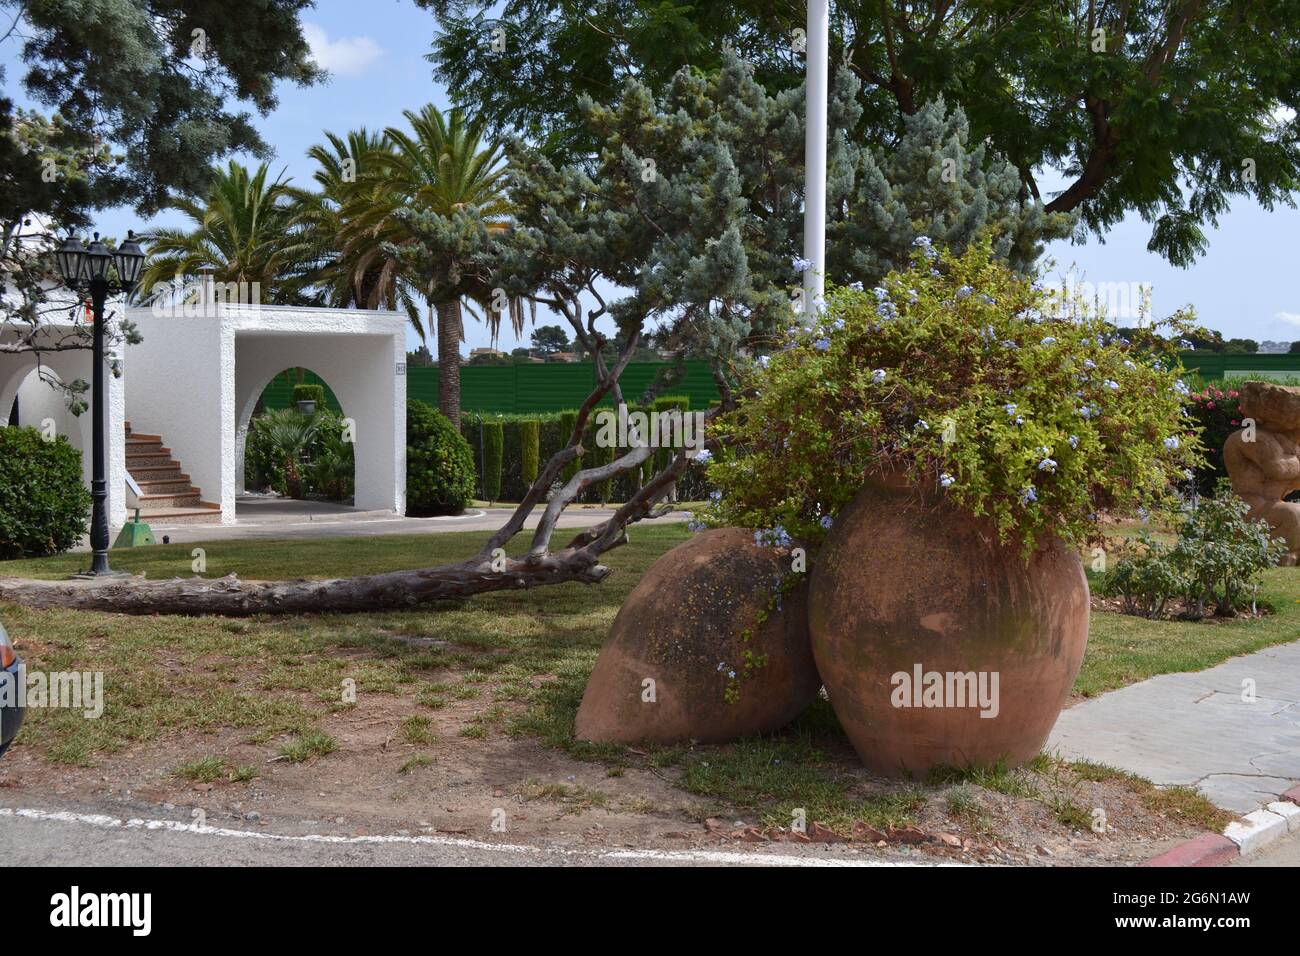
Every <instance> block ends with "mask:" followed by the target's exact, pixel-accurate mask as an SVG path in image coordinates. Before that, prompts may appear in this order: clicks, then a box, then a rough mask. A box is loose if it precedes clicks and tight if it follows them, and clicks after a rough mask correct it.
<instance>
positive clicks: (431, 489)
mask: <svg viewBox="0 0 1300 956" xmlns="http://www.w3.org/2000/svg"><path fill="white" fill-rule="evenodd" d="M473 500H474V451H473V450H472V449H471V448H470V446H469V442H467V441H466V440H465V439H464V438H463V437H461V436H460V435H459V434H457V433H456V426H454V425H453V424H452V423H451V422H450V421H448V420H447V418H446V417H445V416H443V415H442V414H441V413H440V412H439V411H438V410H437V409H435V408H434V407H433V406H431V405H426V404H425V403H424V402H421V401H419V400H418V399H411V400H409V401H408V402H407V403H406V511H407V513H408V514H413V515H445V514H460V513H461V512H462V511H464V510H465V507H466V505H468V504H469V503H470V502H471V501H473Z"/></svg>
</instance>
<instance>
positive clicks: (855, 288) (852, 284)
mask: <svg viewBox="0 0 1300 956" xmlns="http://www.w3.org/2000/svg"><path fill="white" fill-rule="evenodd" d="M849 288H850V289H852V290H853V291H854V292H861V291H862V289H863V285H862V283H861V282H850V283H849Z"/></svg>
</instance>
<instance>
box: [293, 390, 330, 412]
mask: <svg viewBox="0 0 1300 956" xmlns="http://www.w3.org/2000/svg"><path fill="white" fill-rule="evenodd" d="M293 400H294V401H295V402H315V403H316V407H317V408H324V407H325V386H324V385H295V386H294V387H293Z"/></svg>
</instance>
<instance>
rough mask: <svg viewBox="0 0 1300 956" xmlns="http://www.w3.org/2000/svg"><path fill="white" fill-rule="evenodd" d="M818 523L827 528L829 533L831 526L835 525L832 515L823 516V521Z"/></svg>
mask: <svg viewBox="0 0 1300 956" xmlns="http://www.w3.org/2000/svg"><path fill="white" fill-rule="evenodd" d="M817 523H818V524H819V525H821V526H822V527H823V528H825V529H826V530H827V531H829V530H830V527H831V525H833V524H834V523H835V519H834V518H832V517H831V516H830V515H822V518H821V520H820V521H818V522H817Z"/></svg>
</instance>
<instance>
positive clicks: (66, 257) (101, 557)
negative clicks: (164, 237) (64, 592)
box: [54, 232, 144, 576]
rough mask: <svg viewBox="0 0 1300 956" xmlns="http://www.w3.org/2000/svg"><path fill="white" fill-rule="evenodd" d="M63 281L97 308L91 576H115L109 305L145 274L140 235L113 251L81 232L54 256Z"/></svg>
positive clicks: (129, 237)
mask: <svg viewBox="0 0 1300 956" xmlns="http://www.w3.org/2000/svg"><path fill="white" fill-rule="evenodd" d="M54 259H55V263H56V264H57V265H58V269H59V275H60V276H62V278H63V283H64V285H66V286H67V287H68V288H69V289H71V290H73V291H74V292H83V293H89V295H90V301H91V304H92V306H93V307H94V318H95V332H94V343H95V344H94V360H93V368H92V369H91V408H92V409H93V414H94V416H95V417H94V420H93V426H94V441H93V447H92V451H91V458H92V461H91V479H90V497H91V501H92V502H93V508H92V511H91V516H90V548H91V551H92V552H93V554H92V556H91V561H90V571H89V572H87V573H88V574H89V575H91V576H98V575H102V574H111V573H112V571H111V570H110V569H109V567H108V508H107V500H108V481H107V479H106V471H107V467H106V462H105V455H104V411H105V402H104V303H105V302H106V301H107V300H108V296H109V294H110V293H123V294H129V293H130V292H131V291H132V290H133V289H134V288H135V284H136V281H137V280H138V279H139V278H140V269H141V267H142V266H143V265H144V250H142V249H141V248H140V244H139V243H137V242H136V241H135V233H134V232H128V233H127V234H126V242H124V243H122V245H121V246H119V247H118V248H117V251H112V250H110V249H109V248H108V247H107V246H106V245H104V243H102V242H100V241H99V233H95V240H94V241H93V242H92V243H91V244H90V246H89V247H88V248H87V247H84V246H82V244H81V242H80V241H79V240H78V239H77V238H76V237H75V236H69V237H68V239H67V240H66V241H65V242H64V243H63V245H61V246H59V249H58V251H57V252H56V253H55V254H54Z"/></svg>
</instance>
